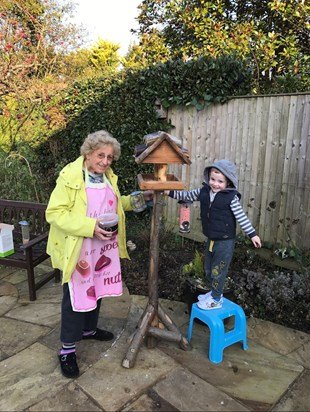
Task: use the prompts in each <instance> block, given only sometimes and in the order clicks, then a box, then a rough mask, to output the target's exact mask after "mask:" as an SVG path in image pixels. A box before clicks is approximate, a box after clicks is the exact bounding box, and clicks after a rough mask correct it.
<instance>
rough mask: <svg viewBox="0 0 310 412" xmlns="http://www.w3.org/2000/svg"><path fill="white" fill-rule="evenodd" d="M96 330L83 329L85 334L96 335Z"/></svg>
mask: <svg viewBox="0 0 310 412" xmlns="http://www.w3.org/2000/svg"><path fill="white" fill-rule="evenodd" d="M95 334H96V331H95V330H83V336H90V335H95Z"/></svg>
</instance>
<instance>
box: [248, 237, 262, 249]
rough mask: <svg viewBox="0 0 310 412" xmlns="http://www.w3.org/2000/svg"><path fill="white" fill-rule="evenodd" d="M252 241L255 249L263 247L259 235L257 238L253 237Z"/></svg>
mask: <svg viewBox="0 0 310 412" xmlns="http://www.w3.org/2000/svg"><path fill="white" fill-rule="evenodd" d="M251 240H252V243H253V245H254V246H255V247H257V248H260V247H262V242H261V240H260V238H259V237H258V236H257V235H256V236H253V237H252V238H251Z"/></svg>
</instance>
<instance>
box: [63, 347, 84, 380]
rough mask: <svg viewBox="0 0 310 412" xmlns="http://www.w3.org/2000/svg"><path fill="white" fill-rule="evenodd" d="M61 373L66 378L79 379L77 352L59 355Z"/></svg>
mask: <svg viewBox="0 0 310 412" xmlns="http://www.w3.org/2000/svg"><path fill="white" fill-rule="evenodd" d="M58 358H59V362H60V367H61V372H62V374H63V375H64V376H65V377H66V378H77V377H78V376H79V374H80V370H79V367H78V364H77V363H76V355H75V352H72V353H68V354H67V355H58Z"/></svg>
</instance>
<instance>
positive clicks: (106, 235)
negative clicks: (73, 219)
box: [94, 220, 112, 240]
mask: <svg viewBox="0 0 310 412" xmlns="http://www.w3.org/2000/svg"><path fill="white" fill-rule="evenodd" d="M94 237H96V238H97V239H99V240H107V239H110V238H111V237H112V233H111V232H108V231H107V230H104V229H101V227H100V226H99V220H97V222H96V226H95V230H94Z"/></svg>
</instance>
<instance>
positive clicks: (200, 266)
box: [182, 250, 205, 279]
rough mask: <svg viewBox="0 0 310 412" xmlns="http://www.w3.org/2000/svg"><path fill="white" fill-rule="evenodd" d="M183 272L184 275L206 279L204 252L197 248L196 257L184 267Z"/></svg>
mask: <svg viewBox="0 0 310 412" xmlns="http://www.w3.org/2000/svg"><path fill="white" fill-rule="evenodd" d="M182 273H183V274H184V275H192V276H193V277H196V278H198V279H204V277H205V270H204V259H203V254H202V253H200V252H199V251H198V250H195V257H194V259H193V260H192V261H191V262H189V263H187V264H185V265H184V266H183V267H182Z"/></svg>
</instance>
